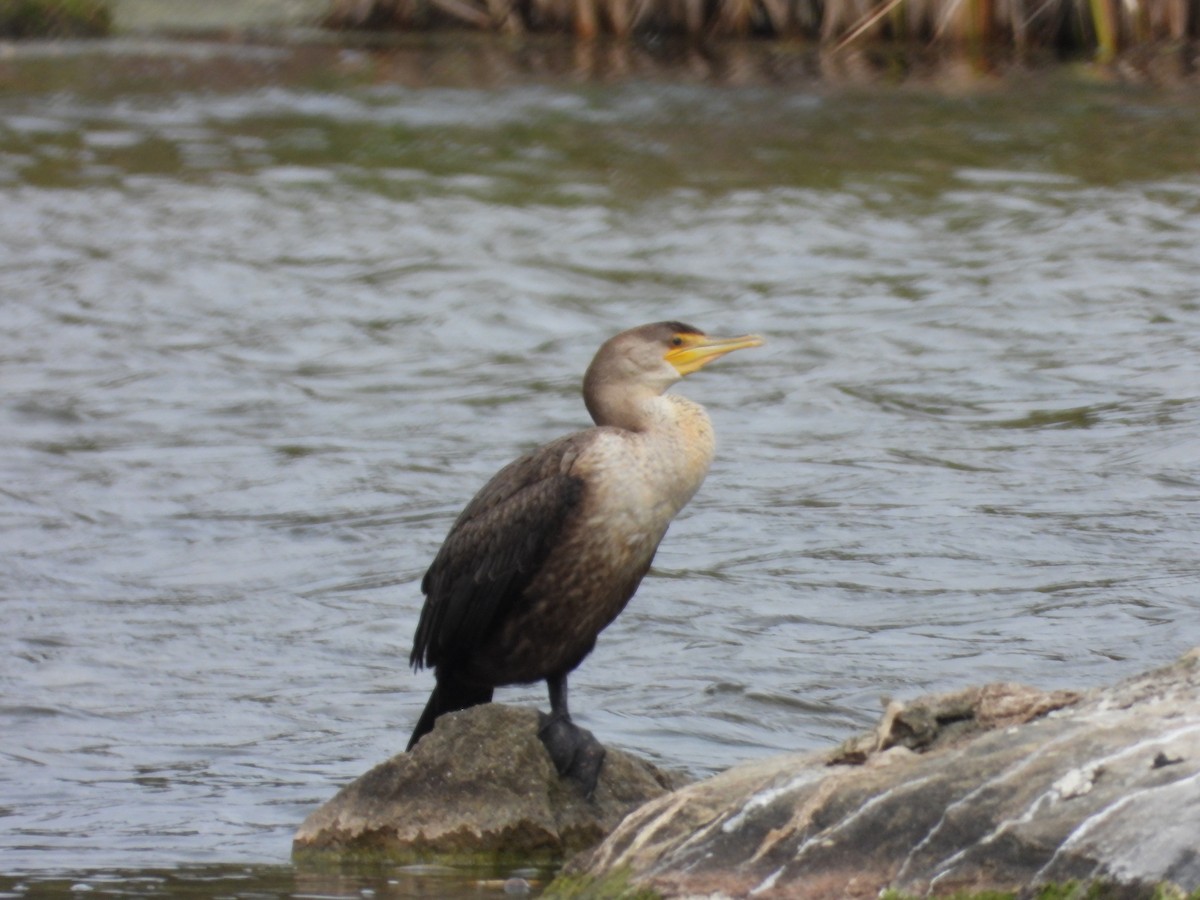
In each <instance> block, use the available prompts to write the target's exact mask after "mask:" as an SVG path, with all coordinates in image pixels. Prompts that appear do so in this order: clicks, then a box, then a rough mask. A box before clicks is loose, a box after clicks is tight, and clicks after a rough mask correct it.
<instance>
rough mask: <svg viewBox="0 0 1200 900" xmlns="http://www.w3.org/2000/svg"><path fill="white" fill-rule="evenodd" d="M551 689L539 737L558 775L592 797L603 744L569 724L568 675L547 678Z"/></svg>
mask: <svg viewBox="0 0 1200 900" xmlns="http://www.w3.org/2000/svg"><path fill="white" fill-rule="evenodd" d="M546 686H547V687H548V688H550V715H548V716H547V715H545V714H544V713H542V714H539V717H538V718H539V721H538V738H539V739H540V740H541V742H542V743H543V744H544V745H545V747H546V752H547V753H549V754H550V759H551V760H552V761H553V762H554V768H556V769H557V770H558V774H559V775H563V776H565V777H567V778H570V779H571V780H572V781H576V782H578V783H579V786H580V787H582V788H583V793H584V796H586V797H591V796H592V794H593V793H594V792H595V790H596V782H597V781H599V780H600V766H601V765H603V764H604V754H605V750H604V745H603V744H601V743H600V742H599V741H598V740H596V736H595V735H593V734H592V733H591V732H590V731H588V730H587V729H585V728H580V727H579V726H578V725H576V724H575V723H574V722H572V721H571V711H570V710H569V709H568V708H567V676H566V675H554V676H552V677H550V678H547V679H546Z"/></svg>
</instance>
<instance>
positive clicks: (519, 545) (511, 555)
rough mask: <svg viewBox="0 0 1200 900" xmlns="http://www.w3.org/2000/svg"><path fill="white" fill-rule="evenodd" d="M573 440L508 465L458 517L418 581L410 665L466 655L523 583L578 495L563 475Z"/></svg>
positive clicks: (576, 482) (573, 480)
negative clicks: (420, 597) (419, 600)
mask: <svg viewBox="0 0 1200 900" xmlns="http://www.w3.org/2000/svg"><path fill="white" fill-rule="evenodd" d="M581 437H582V435H572V436H570V437H566V438H562V439H560V440H557V441H555V442H553V443H551V444H547V445H546V446H544V447H541V448H539V449H538V450H535V451H534V452H533V453H530V454H528V455H526V456H522V457H521V458H520V459H517V460H515V461H514V462H511V463H509V464H508V465H507V466H505V467H504V468H503V469H501V470H500V471H499V472H497V473H496V475H495V476H494V477H493V478H492V480H491V481H489V482H488V483H487V484H486V485H484V487H483V489H482V490H481V491H480V492H479V493H478V494H476V495H475V497H474V498H473V499H472V500H471V502H470V503H468V504H467V507H466V509H464V510H463V511H462V513H461V514H460V515H459V517H458V519H457V520H456V521H455V523H454V525H453V527H452V528H451V529H450V533H449V534H448V535H447V536H446V540H445V542H443V544H442V548H441V549H440V550H439V551H438V554H437V557H436V558H435V559H434V560H433V565H431V566H430V567H429V571H427V572H426V573H425V578H424V579H423V580H422V581H421V590H422V591H423V592H424V594H425V606H424V607H423V608H422V609H421V618H420V621H419V622H418V623H417V632H416V636H415V637H414V639H413V649H412V655H411V656H410V657H409V661H410V662H411V663H412V665H413V667H414V668H421V667H422V666H437V665H440V664H442V663H443V662H452V661H453V660H454V659H456V658H462V657H465V656H469V655H470V654H471V652H472V651H473V650H474V649H476V648H477V647H478V646H479V645H480V644H481V643H482V642H483V641H484V640H485V639H486V637H487V635H488V633H489V632H490V631H491V630H492V627H493V623H495V622H497V621H499V620H500V619H501V618H502V617H503V616H504V614H505V612H506V611H507V610H508V609H509V608H511V606H512V604H513V603H514V602H516V601H517V600H518V599H519V598H520V596H521V593H522V592H523V591H524V590H525V588H526V587H528V585H529V583H530V581H532V580H533V577H534V576H535V575H536V574H537V572H538V570H539V569H540V568H541V566H542V563H543V562H544V561H545V559H546V556H547V554H548V553H549V552H550V550H551V549H552V548H553V547H554V544H555V542H556V539H557V538H558V536H559V535H560V534H561V532H562V529H563V527H564V525H565V523H566V521H567V518H568V516H569V515H570V513H571V511H572V510H573V509H574V508H575V507H576V506H577V505H578V503H579V500H580V498H581V496H582V495H583V486H584V485H583V480H582V479H581V478H578V477H575V476H572V475H568V474H564V472H565V471H566V470H568V469H569V465H570V462H571V460H572V459H573V458H574V456H575V454H576V452H577V447H578V442H579V440H580V439H581Z"/></svg>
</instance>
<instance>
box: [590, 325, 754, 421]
mask: <svg viewBox="0 0 1200 900" xmlns="http://www.w3.org/2000/svg"><path fill="white" fill-rule="evenodd" d="M762 343H763V340H762V338H760V337H758V336H757V335H753V334H745V335H741V336H740V337H733V338H711V337H709V336H708V335H706V334H705V333H704V332H702V331H701V330H700V329H698V328H695V327H693V326H691V325H687V324H685V323H683V322H655V323H654V324H652V325H642V326H641V327H639V328H631V329H630V330H629V331H623V332H621V333H620V334H618V335H617V336H615V337H612V338H609V339H608V340H607V341H605V342H604V344H603V345H602V346H601V347H600V349H599V350H598V351H597V353H596V356H595V357H594V358H593V359H592V364H591V365H590V366H589V367H588V370H587V375H586V376H584V381H583V394H584V400H585V401H586V403H587V406H588V411H589V412H590V413H591V414H592V418H593V419H594V420H595V421H596V422H601V421H604V420H605V419H606V418H608V416H607V415H605V413H604V408H606V407H611V406H612V405H613V404H616V403H617V402H619V401H621V400H625V399H629V398H632V397H633V396H635V395H638V394H644V393H652V394H655V395H657V394H661V393H663V392H664V391H665V390H666V389H667V388H669V387H670V386H671V385H672V384H674V383H675V382H676V381H678V380H679V379H681V378H683V377H684V376H685V375H690V374H692V373H693V372H697V371H699V370H700V369H702V368H704V366H706V365H708V364H709V363H710V362H712V361H713V360H715V359H717V358H718V357H721V356H724V355H725V354H726V353H732V352H733V351H734V350H742V349H745V348H747V347H758V346H761V345H762Z"/></svg>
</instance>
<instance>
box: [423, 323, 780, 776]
mask: <svg viewBox="0 0 1200 900" xmlns="http://www.w3.org/2000/svg"><path fill="white" fill-rule="evenodd" d="M762 343H763V341H762V338H760V337H758V336H757V335H749V334H748V335H742V336H739V337H733V338H710V337H708V336H707V335H705V334H704V333H703V332H702V331H700V330H699V329H698V328H695V327H693V326H691V325H688V324H686V323H683V322H675V321H671V322H656V323H653V324H649V325H642V326H640V327H637V328H632V329H629V330H628V331H623V332H621V333H620V334H618V335H616V336H615V337H612V338H610V339H609V340H607V341H605V342H604V343H603V344H602V345H601V347H600V349H599V350H598V351H597V352H596V355H595V357H594V358H593V359H592V361H591V364H590V365H589V366H588V368H587V371H586V374H585V375H584V379H583V399H584V404H585V406H586V407H587V411H588V413H589V414H590V416H591V418H592V421H593V422H594V423H595V424H594V426H593V427H591V428H587V429H585V430H583V431H579V432H576V433H574V434H569V435H567V436H565V437H561V438H559V439H557V440H554V441H551V442H550V443H548V444H545V445H543V446H541V447H538V448H537V449H535V450H533V451H531V452H529V453H526V454H525V455H523V456H521V457H520V458H518V459H516V460H514V461H513V462H511V463H509V464H508V465H507V466H505V467H504V468H502V469H501V470H500V471H499V472H497V473H496V475H494V476H493V477H492V479H491V480H490V481H488V482H487V484H485V485H484V486H483V488H482V489H481V490H480V491H479V492H478V493H477V494H476V495H475V496H474V498H473V499H472V500H471V501H470V502H469V503H467V505H466V507H465V508H464V509H463V510H462V512H461V513H460V514H459V516H458V518H457V519H456V520H455V522H454V524H453V525H452V526H451V528H450V531H449V534H448V535H447V536H446V539H445V541H444V542H443V543H442V545H441V548H440V549H439V550H438V552H437V554H436V556H435V557H434V560H433V563H432V564H431V565H430V566H429V569H428V571H426V573H425V575H424V578H423V579H422V581H421V591H422V593H423V594H424V595H425V602H424V605H423V606H422V609H421V614H420V618H419V620H418V622H417V627H416V632H415V635H414V638H413V647H412V653H411V655H410V657H409V661H410V663H411V665H412V667H413V669H414V671H416V670H420V669H422V668H431V669H433V672H434V677H435V686H434V688H433V691H432V693H431V694H430V697H429V701H428V703H427V704H426V706H425V709H424V711H423V712H422V714H421V716H420V718H419V720H418V722H417V724H416V727H415V728H414V729H413V733H412V738H411V739H410V741H409V744H408V748H407V749H408V750H409V751H411V750H412V749H413V748H414V747H415V746H416V745H417V743H418V742H419V741H420V739H421V738H422V737H423V736H424V735H425V734H427V733H428V732H429V731H430V730H432V728H433V725H434V722H435V721H436V719H437V718H438V717H439V716H441V715H444V714H446V713H449V712H454V711H457V710H462V709H467V708H469V707H472V706H476V705H478V704H483V703H488V702H490V701H491V700H492V696H493V691H494V689H495V688H497V687H500V686H504V685H513V684H533V683H536V682H538V681H545V682H546V685H547V688H548V691H549V699H550V713H549V715H546V714H544V713H541V714H539V716H540V718H539V730H538V736H539V738H540V739H541V741H542V743H543V745H545V747H546V750H547V752H548V753H549V755H550V759H551V761H552V762H553V763H554V765H555V768H556V769H557V771H558V773H559V775H560V776H564V777H568V778H570V779H573V780H574V781H576V782H577V783H578V784H579V785H580V787H581V788H582V789H583V791H584V793H585V795H586V796H588V797H591V796H592V794H593V792H594V790H595V788H596V784H597V782H598V779H599V774H600V769H601V766H602V764H603V761H604V755H605V750H604V747H603V746H602V745H601V744H600V743H599V742H598V741H597V740H596V739H595V737H594V736H593V735H592V734H591V732H589V731H587V730H585V729H582V728H579V727H578V726H576V725H575V724H574V723H573V722H572V720H571V714H570V709H569V706H568V702H567V677H568V675H570V673H571V672H572V671H574V669H575V668H576V667H577V666H578V665H579V664H580V663H581V662H583V660H584V658H585V657H587V655H588V654H589V653H591V652H592V649H593V648H594V647H595V645H596V639H597V636H598V635H599V634H600V632H601V631H603V630H604V628H605V627H606V626H608V625H609V624H610V623H611V622H612V621H613V620H614V619H615V618H616V617H617V616H618V615H619V614H620V612H621V611H622V610H623V609H624V608H625V606H626V604H627V603H628V602H629V600H630V598H632V597H633V595H634V592H635V591H636V590H637V589H638V585H639V584H640V583H641V581H642V578H643V576H645V574H646V572H647V571H648V570H649V568H650V564H651V562H652V561H653V559H654V555H655V552H656V551H657V549H658V545H659V542H660V541H661V540H662V538H663V536H664V534H665V533H666V531H667V528H668V526H669V525H670V524H671V520H672V519H673V518H674V517H675V515H676V513H678V512H679V511H680V510H681V509H682V508H683V507H684V505H685V504H686V503H687V502H688V501H689V500H690V499H691V498H692V496H693V494H695V492H696V490H697V489H698V488H699V487H700V484H701V483H702V482H703V481H704V478H705V475H707V473H708V469H709V466H710V465H711V463H712V460H713V455H714V450H715V441H714V435H713V427H712V422H711V421H710V419H709V417H708V414H707V413H706V412H705V410H704V407H703V406H701V405H700V404H699V403H696V402H694V401H692V400H688V399H687V398H685V397H682V396H680V395H677V394H668V393H666V391H667V389H668V388H670V387H671V386H672V385H673V384H675V383H676V382H677V381H679V380H680V379H682V378H683V377H684V376H686V375H689V374H691V373H693V372H696V371H698V370H699V369H701V368H702V367H704V366H706V365H708V364H709V363H710V362H712V361H713V360H715V359H717V358H718V357H720V356H724V355H725V354H727V353H730V352H732V351H735V350H741V349H744V348H748V347H757V346H760V345H761V344H762Z"/></svg>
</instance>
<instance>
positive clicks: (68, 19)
mask: <svg viewBox="0 0 1200 900" xmlns="http://www.w3.org/2000/svg"><path fill="white" fill-rule="evenodd" d="M111 28H112V10H111V9H110V8H109V5H108V3H107V2H105V0H4V2H3V3H0V38H69V37H103V36H104V35H106V34H108V33H109V30H110V29H111Z"/></svg>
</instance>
